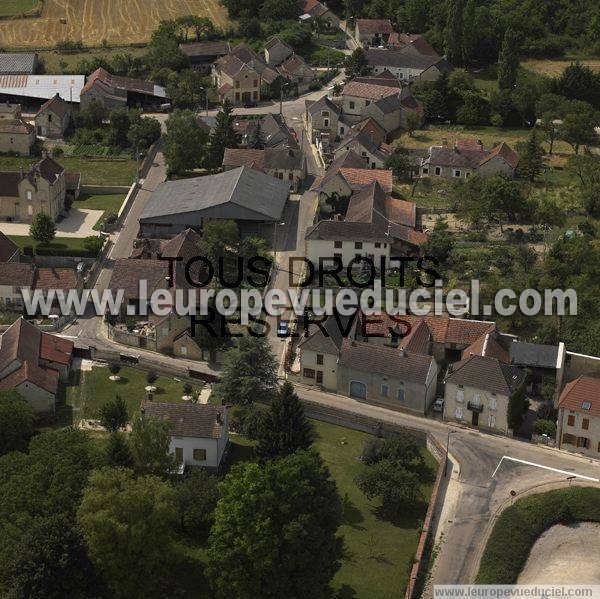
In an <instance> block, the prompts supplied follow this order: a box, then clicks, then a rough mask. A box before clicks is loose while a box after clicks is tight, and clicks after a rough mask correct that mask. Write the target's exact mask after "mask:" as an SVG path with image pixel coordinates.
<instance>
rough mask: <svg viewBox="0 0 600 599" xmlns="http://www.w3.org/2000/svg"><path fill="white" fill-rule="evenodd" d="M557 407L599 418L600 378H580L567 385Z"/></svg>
mask: <svg viewBox="0 0 600 599" xmlns="http://www.w3.org/2000/svg"><path fill="white" fill-rule="evenodd" d="M558 407H559V408H565V409H566V410H573V411H574V412H579V413H580V414H589V415H590V416H600V378H595V377H591V376H580V377H578V378H576V379H575V380H574V381H571V382H570V383H567V384H566V385H565V388H564V389H563V391H562V393H561V394H560V399H559V400H558Z"/></svg>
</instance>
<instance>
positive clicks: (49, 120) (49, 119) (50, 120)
mask: <svg viewBox="0 0 600 599" xmlns="http://www.w3.org/2000/svg"><path fill="white" fill-rule="evenodd" d="M48 122H49V123H51V122H52V115H51V114H49V115H48Z"/></svg>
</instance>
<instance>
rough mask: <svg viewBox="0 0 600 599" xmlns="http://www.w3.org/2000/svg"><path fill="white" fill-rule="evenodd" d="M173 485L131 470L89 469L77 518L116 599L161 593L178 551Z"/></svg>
mask: <svg viewBox="0 0 600 599" xmlns="http://www.w3.org/2000/svg"><path fill="white" fill-rule="evenodd" d="M173 496H174V493H173V490H172V489H171V487H170V486H169V485H168V484H167V483H166V482H163V481H162V480H161V479H160V478H158V477H156V476H140V477H138V478H136V477H135V476H134V474H133V472H132V471H131V470H126V469H123V468H118V469H114V468H106V469H102V470H97V471H95V472H94V473H92V475H91V477H90V481H89V484H88V486H87V488H86V489H85V492H84V494H83V499H82V501H81V505H80V506H79V509H78V512H77V520H78V523H79V527H80V529H81V533H82V535H83V538H84V539H85V543H86V546H87V549H88V552H89V555H90V557H91V559H92V562H93V563H94V564H95V565H96V567H97V568H98V569H99V570H100V571H101V572H102V573H103V575H104V578H105V580H106V581H107V584H108V586H109V587H110V590H111V591H112V594H113V595H112V596H114V597H123V598H124V597H164V596H165V595H164V593H165V592H166V590H167V588H168V585H169V577H168V574H169V571H170V567H171V565H172V564H173V562H174V561H175V558H176V555H177V552H176V549H175V546H174V536H173V524H174V518H175V516H176V509H175V502H174V498H173Z"/></svg>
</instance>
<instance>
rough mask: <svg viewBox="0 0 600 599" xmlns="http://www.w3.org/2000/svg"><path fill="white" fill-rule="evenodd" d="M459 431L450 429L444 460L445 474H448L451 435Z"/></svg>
mask: <svg viewBox="0 0 600 599" xmlns="http://www.w3.org/2000/svg"><path fill="white" fill-rule="evenodd" d="M457 432H458V431H454V430H450V429H448V438H447V439H446V458H445V460H444V476H447V475H448V452H449V451H450V435H453V434H454V433H457Z"/></svg>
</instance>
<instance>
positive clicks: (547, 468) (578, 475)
mask: <svg viewBox="0 0 600 599" xmlns="http://www.w3.org/2000/svg"><path fill="white" fill-rule="evenodd" d="M504 460H510V461H511V462H518V463H519V464H525V465H526V466H535V467H536V468H542V470H551V471H552V472H558V473H559V474H566V475H567V476H572V477H573V478H582V479H584V480H591V481H592V482H595V483H598V482H600V479H598V478H593V477H591V476H584V475H583V474H576V473H574V472H569V471H568V470H559V469H558V468H551V467H550V466H544V465H543V464H537V463H535V462H528V461H526V460H519V459H518V458H511V457H510V456H507V455H503V456H502V457H501V458H500V461H499V462H498V465H497V466H496V469H495V470H494V473H493V474H492V478H494V476H496V472H498V468H500V465H501V464H502V462H503V461H504Z"/></svg>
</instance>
